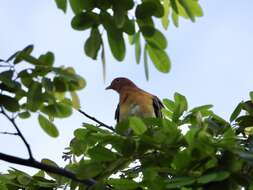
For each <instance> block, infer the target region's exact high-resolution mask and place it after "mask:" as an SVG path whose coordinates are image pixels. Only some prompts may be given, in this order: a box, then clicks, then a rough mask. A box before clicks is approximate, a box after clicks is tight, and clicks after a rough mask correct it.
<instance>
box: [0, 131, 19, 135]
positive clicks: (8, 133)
mask: <svg viewBox="0 0 253 190" xmlns="http://www.w3.org/2000/svg"><path fill="white" fill-rule="evenodd" d="M0 134H2V135H18V133H11V132H6V131H3V132H0Z"/></svg>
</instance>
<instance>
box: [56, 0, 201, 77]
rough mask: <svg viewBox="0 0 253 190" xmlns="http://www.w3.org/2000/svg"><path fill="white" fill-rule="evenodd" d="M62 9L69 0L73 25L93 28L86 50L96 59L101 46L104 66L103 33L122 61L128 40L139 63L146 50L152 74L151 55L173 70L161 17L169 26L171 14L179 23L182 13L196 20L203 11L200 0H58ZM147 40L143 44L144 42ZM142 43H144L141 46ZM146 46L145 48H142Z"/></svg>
mask: <svg viewBox="0 0 253 190" xmlns="http://www.w3.org/2000/svg"><path fill="white" fill-rule="evenodd" d="M55 1H56V4H57V6H58V8H59V9H61V10H62V11H64V12H66V10H67V5H68V3H69V4H70V7H71V9H72V11H73V13H74V14H75V16H74V17H73V19H72V21H71V26H72V28H73V29H75V30H78V31H84V30H90V35H89V37H88V38H87V39H86V41H85V44H84V52H85V54H86V55H87V56H89V57H90V58H92V59H97V56H98V53H99V50H100V49H101V53H100V54H101V60H102V62H103V68H104V69H105V50H104V42H103V41H104V39H103V37H102V33H103V32H104V31H106V36H107V40H108V43H109V46H110V50H111V53H112V55H113V56H114V58H115V59H116V60H118V61H123V60H124V58H125V54H126V44H125V43H126V40H125V38H124V36H128V37H129V43H130V44H132V45H134V46H135V56H136V62H137V63H138V64H139V63H140V60H141V53H142V51H143V61H144V70H145V76H146V78H147V79H148V78H149V71H148V58H147V57H148V56H149V58H150V59H151V60H152V62H153V64H154V66H155V67H156V69H157V70H158V71H160V72H163V73H168V72H169V71H170V65H171V61H170V58H169V56H168V54H167V53H166V51H165V50H166V48H167V39H166V37H165V36H164V34H163V33H162V32H160V31H159V29H158V27H156V26H155V22H156V20H157V19H159V20H161V23H162V26H163V28H164V29H167V28H168V26H169V20H170V19H169V18H170V17H171V18H172V21H173V23H174V25H175V26H176V27H178V26H179V17H183V18H185V19H190V20H191V21H192V22H195V19H196V17H200V16H202V15H203V12H202V9H201V7H200V5H199V2H198V0H142V1H138V2H137V1H136V2H135V1H134V0H120V1H118V0H69V1H67V0H55ZM143 42H144V44H143ZM142 44H143V47H142ZM142 49H143V50H142ZM104 73H105V71H104Z"/></svg>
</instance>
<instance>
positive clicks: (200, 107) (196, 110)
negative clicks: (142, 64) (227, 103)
mask: <svg viewBox="0 0 253 190" xmlns="http://www.w3.org/2000/svg"><path fill="white" fill-rule="evenodd" d="M212 107H213V105H211V104H207V105H203V106H198V107H195V108H193V109H191V110H190V111H189V112H192V113H196V112H202V111H205V110H209V109H211V108H212Z"/></svg>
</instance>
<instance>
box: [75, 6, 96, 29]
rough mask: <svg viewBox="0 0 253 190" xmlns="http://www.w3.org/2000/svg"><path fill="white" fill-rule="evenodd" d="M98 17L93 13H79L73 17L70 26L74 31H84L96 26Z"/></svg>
mask: <svg viewBox="0 0 253 190" xmlns="http://www.w3.org/2000/svg"><path fill="white" fill-rule="evenodd" d="M97 24H98V15H97V14H96V13H93V12H89V11H87V12H81V13H79V14H77V15H75V16H74V18H73V19H72V21H71V26H72V28H73V29H75V30H86V29H88V28H91V27H92V26H97Z"/></svg>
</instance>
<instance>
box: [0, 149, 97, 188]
mask: <svg viewBox="0 0 253 190" xmlns="http://www.w3.org/2000/svg"><path fill="white" fill-rule="evenodd" d="M0 159H1V160H4V161H6V162H10V163H13V164H19V165H23V166H28V167H32V168H37V169H41V170H43V171H46V172H51V173H54V174H58V175H61V176H64V177H67V178H69V179H72V180H75V181H77V182H80V183H83V184H85V185H88V186H91V185H94V184H95V183H96V181H95V180H92V179H85V180H81V179H78V178H77V177H76V175H75V174H74V173H72V172H70V171H68V170H65V169H62V168H59V167H55V166H50V165H47V164H43V163H41V162H38V161H36V160H34V159H23V158H19V157H16V156H11V155H8V154H4V153H1V152H0Z"/></svg>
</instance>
